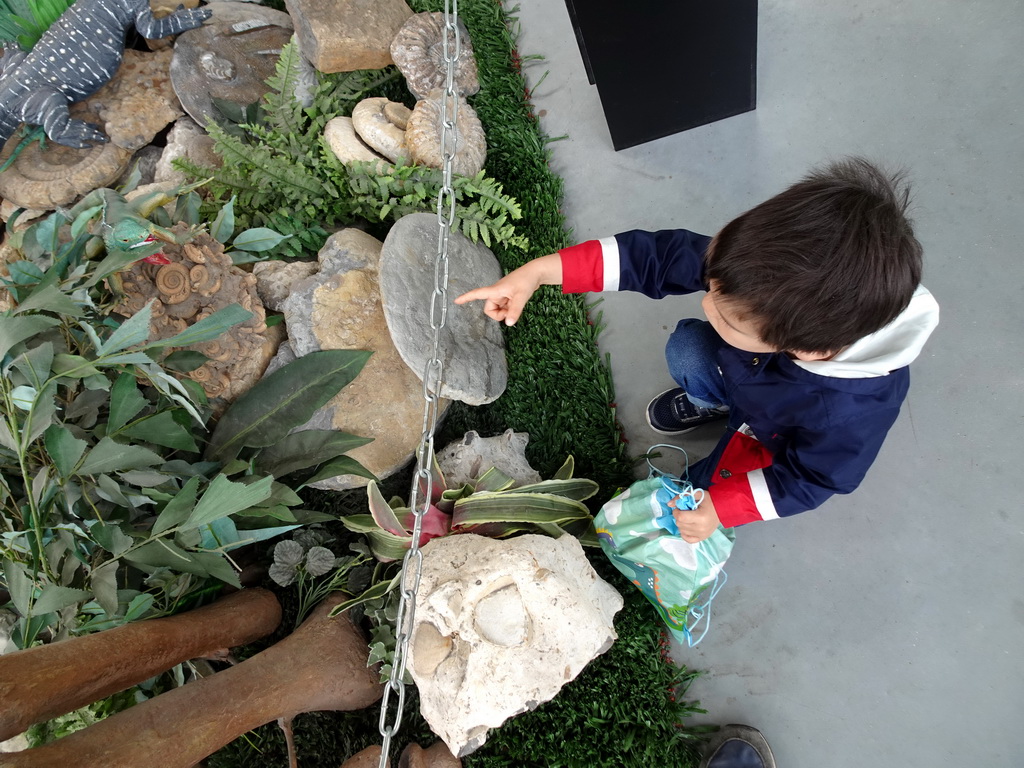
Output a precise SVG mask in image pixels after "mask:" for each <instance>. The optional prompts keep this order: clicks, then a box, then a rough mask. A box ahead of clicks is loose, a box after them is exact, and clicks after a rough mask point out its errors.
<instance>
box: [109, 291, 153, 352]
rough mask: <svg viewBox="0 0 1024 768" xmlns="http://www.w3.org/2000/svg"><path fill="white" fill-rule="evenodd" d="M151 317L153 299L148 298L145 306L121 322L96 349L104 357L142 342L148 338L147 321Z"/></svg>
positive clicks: (148, 321)
mask: <svg viewBox="0 0 1024 768" xmlns="http://www.w3.org/2000/svg"><path fill="white" fill-rule="evenodd" d="M152 317H153V301H152V300H150V301H148V302H147V303H146V306H144V307H143V308H142V309H140V310H139V311H138V312H136V313H135V314H134V315H132V316H131V317H129V318H128V319H127V320H125V321H124V322H123V323H121V325H120V326H118V328H117V330H116V331H114V332H113V333H112V334H110V338H108V339H107V340H106V341H104V342H103V346H102V347H101V348H100V349H99V350H97V351H98V352H99V353H100V354H101V355H103V356H104V357H105V356H108V355H113V354H114V353H116V352H120V351H121V350H123V349H128V347H134V346H135V345H136V344H144V343H145V341H146V339H148V338H149V323H150V320H151V319H152Z"/></svg>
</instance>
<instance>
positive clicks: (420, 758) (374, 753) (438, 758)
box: [341, 741, 462, 768]
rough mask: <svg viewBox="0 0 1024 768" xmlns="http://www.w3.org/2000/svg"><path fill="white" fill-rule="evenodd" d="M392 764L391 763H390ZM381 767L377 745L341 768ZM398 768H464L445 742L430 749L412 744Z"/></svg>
mask: <svg viewBox="0 0 1024 768" xmlns="http://www.w3.org/2000/svg"><path fill="white" fill-rule="evenodd" d="M389 764H390V761H389ZM378 765H380V747H379V746H378V745H376V744H373V745H372V746H369V747H367V748H366V749H364V750H363V751H362V752H357V753H356V754H354V755H352V757H350V758H349V759H348V760H346V761H345V762H344V763H342V764H341V768H377V766H378ZM398 768H462V761H461V760H459V758H457V757H455V755H453V754H452V753H451V752H449V751H448V747H446V746H445V744H444V742H443V741H438V742H435V743H434V745H433V746H432V747H430V748H429V749H424V748H423V747H421V746H420V745H419V744H410V745H408V746H407V747H406V748H405V749H404V750H402V756H401V757H400V758H399V759H398Z"/></svg>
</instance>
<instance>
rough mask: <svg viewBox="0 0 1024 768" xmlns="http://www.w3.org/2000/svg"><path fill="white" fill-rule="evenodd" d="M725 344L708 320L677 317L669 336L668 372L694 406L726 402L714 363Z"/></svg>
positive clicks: (719, 375) (667, 348) (724, 403)
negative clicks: (679, 318)
mask: <svg viewBox="0 0 1024 768" xmlns="http://www.w3.org/2000/svg"><path fill="white" fill-rule="evenodd" d="M724 346H726V344H725V342H724V341H722V337H721V336H719V335H718V333H717V332H716V331H715V329H714V328H712V327H711V323H709V322H707V321H706V320H697V319H696V318H692V317H687V318H683V319H682V320H680V321H679V324H678V325H677V326H676V329H675V330H674V331H673V332H672V335H671V336H669V337H668V344H666V345H665V359H666V360H667V361H668V372H669V374H671V376H672V378H673V379H675V380H676V383H677V384H678V385H679V386H680V387H682V388H683V389H685V390H686V396H687V397H688V398H689V399H690V402H691V403H693V404H694V405H699V406H702V407H704V408H718V407H720V406H723V405H728V404H729V401H728V398H727V397H726V394H725V382H724V381H723V379H722V372H721V371H720V370H719V369H718V363H717V362H715V355H716V353H717V352H718V350H720V349H721V348H722V347H724Z"/></svg>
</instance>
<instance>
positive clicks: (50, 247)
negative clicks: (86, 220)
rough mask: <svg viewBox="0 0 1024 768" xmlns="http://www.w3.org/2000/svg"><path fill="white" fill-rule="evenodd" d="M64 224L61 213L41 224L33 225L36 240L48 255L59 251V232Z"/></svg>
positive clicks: (51, 216) (50, 216)
mask: <svg viewBox="0 0 1024 768" xmlns="http://www.w3.org/2000/svg"><path fill="white" fill-rule="evenodd" d="M63 223H64V217H63V216H61V215H60V214H59V213H56V212H54V213H51V214H50V215H49V216H47V217H46V218H45V219H43V220H42V221H40V222H39V223H37V224H34V225H33V229H34V230H35V236H36V240H37V241H38V242H39V244H40V245H41V246H43V248H44V249H45V251H46V252H47V253H53V252H54V251H55V250H57V246H58V243H59V241H58V239H57V232H58V230H59V229H60V225H61V224H63Z"/></svg>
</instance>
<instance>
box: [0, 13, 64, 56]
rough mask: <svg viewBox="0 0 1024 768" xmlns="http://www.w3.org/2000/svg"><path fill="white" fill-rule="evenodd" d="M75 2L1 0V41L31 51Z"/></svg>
mask: <svg viewBox="0 0 1024 768" xmlns="http://www.w3.org/2000/svg"><path fill="white" fill-rule="evenodd" d="M73 2H74V0H0V41H3V42H4V43H14V42H16V43H17V44H18V45H19V46H20V47H21V49H22V50H23V51H30V50H32V47H33V46H34V45H35V44H36V43H38V42H39V38H41V37H42V36H43V33H44V32H46V30H47V29H49V28H50V26H51V25H52V24H53V22H55V21H56V20H57V19H59V18H60V16H61V14H62V13H64V11H66V10H67V9H68V8H70V7H71V4H72V3H73Z"/></svg>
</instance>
